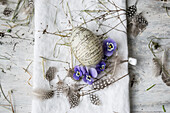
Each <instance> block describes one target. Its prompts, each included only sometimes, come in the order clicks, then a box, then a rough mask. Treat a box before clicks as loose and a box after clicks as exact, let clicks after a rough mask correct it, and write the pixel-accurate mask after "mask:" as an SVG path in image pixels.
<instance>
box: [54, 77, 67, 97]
mask: <svg viewBox="0 0 170 113" xmlns="http://www.w3.org/2000/svg"><path fill="white" fill-rule="evenodd" d="M57 77H58V82H57V84H56V85H57V87H56V91H57V92H56V93H57V97H60V96H61V94H64V93H66V94H67V93H68V90H69V87H68V85H67V84H65V82H64V81H65V78H64V79H63V80H61V79H60V77H59V76H57Z"/></svg>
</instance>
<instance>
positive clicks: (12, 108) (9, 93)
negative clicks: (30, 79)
mask: <svg viewBox="0 0 170 113" xmlns="http://www.w3.org/2000/svg"><path fill="white" fill-rule="evenodd" d="M8 95H9V99H10V102H11V103H10V104H11V110H12V113H15V111H14V106H13V104H12V99H11V91H10V92H8Z"/></svg>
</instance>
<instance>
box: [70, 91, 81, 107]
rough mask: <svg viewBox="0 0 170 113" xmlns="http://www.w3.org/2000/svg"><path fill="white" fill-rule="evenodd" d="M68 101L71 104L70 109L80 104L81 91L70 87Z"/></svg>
mask: <svg viewBox="0 0 170 113" xmlns="http://www.w3.org/2000/svg"><path fill="white" fill-rule="evenodd" d="M68 101H69V104H70V109H71V108H74V107H76V106H78V105H79V103H80V93H79V91H75V90H74V89H72V88H70V89H69V92H68Z"/></svg>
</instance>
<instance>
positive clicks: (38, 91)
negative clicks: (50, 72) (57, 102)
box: [33, 89, 54, 100]
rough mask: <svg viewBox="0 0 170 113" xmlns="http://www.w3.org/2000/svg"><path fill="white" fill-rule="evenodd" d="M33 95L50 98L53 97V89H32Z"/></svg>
mask: <svg viewBox="0 0 170 113" xmlns="http://www.w3.org/2000/svg"><path fill="white" fill-rule="evenodd" d="M33 95H34V96H35V97H37V98H38V99H40V100H45V99H50V98H52V97H54V90H45V89H34V90H33Z"/></svg>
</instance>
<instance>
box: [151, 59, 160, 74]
mask: <svg viewBox="0 0 170 113" xmlns="http://www.w3.org/2000/svg"><path fill="white" fill-rule="evenodd" d="M152 61H153V66H152V67H153V69H152V75H153V76H155V77H158V76H159V75H161V72H162V66H161V63H160V61H159V59H157V58H153V59H152Z"/></svg>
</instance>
